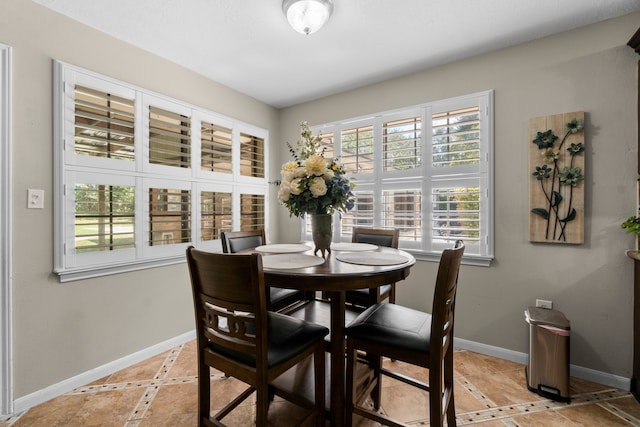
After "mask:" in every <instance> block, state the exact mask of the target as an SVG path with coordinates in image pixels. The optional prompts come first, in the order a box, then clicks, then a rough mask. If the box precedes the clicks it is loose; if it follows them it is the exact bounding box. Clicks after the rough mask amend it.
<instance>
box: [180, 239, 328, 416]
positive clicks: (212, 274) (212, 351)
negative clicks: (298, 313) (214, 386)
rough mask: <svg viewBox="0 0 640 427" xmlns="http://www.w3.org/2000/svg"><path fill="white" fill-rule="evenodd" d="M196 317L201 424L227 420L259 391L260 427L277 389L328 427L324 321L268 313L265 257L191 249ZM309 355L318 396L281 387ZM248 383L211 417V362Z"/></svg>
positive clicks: (189, 255)
mask: <svg viewBox="0 0 640 427" xmlns="http://www.w3.org/2000/svg"><path fill="white" fill-rule="evenodd" d="M187 263H188V266H189V273H190V276H191V285H192V286H191V287H192V291H193V303H194V311H195V320H196V338H197V359H198V427H205V426H206V427H212V426H224V424H222V422H221V420H222V419H223V418H224V417H225V416H226V415H228V414H229V413H230V412H231V411H232V410H233V409H234V408H235V407H237V406H238V405H239V404H240V403H242V402H243V401H244V400H245V399H246V398H247V397H249V396H250V395H251V394H252V393H253V392H254V391H255V392H256V425H257V426H260V427H263V426H264V427H266V426H267V414H268V408H269V402H270V400H271V399H270V397H271V392H272V391H273V393H275V394H276V395H279V396H281V397H283V398H285V399H287V400H290V401H291V402H293V403H295V404H297V405H300V406H302V407H304V408H305V409H308V413H307V414H306V417H305V418H304V420H302V421H301V422H300V423H299V424H297V425H302V424H305V423H307V422H309V421H310V420H311V419H312V418H313V417H315V419H316V423H315V425H316V426H318V427H321V426H324V413H325V386H324V383H325V356H324V337H325V336H326V335H327V334H328V333H329V330H328V329H327V328H325V327H323V326H319V325H316V324H313V323H309V322H305V321H302V320H298V319H294V318H292V317H289V316H286V315H284V314H281V313H275V312H271V311H267V305H266V292H265V287H264V274H263V270H262V256H261V255H260V254H258V253H253V254H246V255H244V254H240V255H229V254H220V253H211V252H204V251H199V250H197V249H195V248H194V247H193V246H191V247H189V248H188V249H187ZM309 356H313V358H314V372H315V375H314V394H315V396H314V398H315V402H309V401H308V400H307V399H305V398H303V397H301V396H299V395H295V394H293V393H291V392H290V391H288V392H287V391H285V390H281V389H279V388H278V387H276V386H275V385H274V384H273V381H274V380H275V379H276V378H277V377H279V376H280V375H282V374H283V373H284V372H286V371H287V370H289V369H290V368H291V367H293V366H295V365H297V364H298V363H300V362H302V361H303V360H305V359H307V358H308V357H309ZM211 367H212V368H216V369H218V370H220V371H222V372H225V374H226V375H227V376H231V377H234V378H237V379H238V380H240V381H242V382H244V383H246V384H248V385H249V387H248V388H247V389H246V390H245V391H244V392H243V393H241V394H240V395H238V396H237V397H236V398H235V399H233V400H232V401H231V402H230V403H229V404H227V405H226V406H225V407H224V408H222V409H221V410H220V411H219V412H217V413H216V414H215V416H211V380H210V368H211Z"/></svg>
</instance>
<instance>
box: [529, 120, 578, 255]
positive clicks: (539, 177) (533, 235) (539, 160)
mask: <svg viewBox="0 0 640 427" xmlns="http://www.w3.org/2000/svg"><path fill="white" fill-rule="evenodd" d="M584 158H585V141H584V112H575V113H565V114H556V115H553V116H545V117H537V118H534V119H531V120H530V121H529V168H530V175H529V176H530V178H529V208H530V213H529V241H531V242H549V243H568V244H582V243H584V179H585V169H584V166H585V161H584Z"/></svg>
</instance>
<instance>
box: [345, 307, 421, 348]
mask: <svg viewBox="0 0 640 427" xmlns="http://www.w3.org/2000/svg"><path fill="white" fill-rule="evenodd" d="M345 333H346V335H347V336H348V337H349V336H351V337H354V338H358V339H362V340H365V341H368V342H373V343H378V344H383V345H385V346H387V347H396V348H397V349H404V350H409V351H413V352H422V353H425V354H428V353H429V343H430V339H431V314H429V313H424V312H422V311H418V310H413V309H411V308H408V307H403V306H399V305H397V304H375V305H372V306H371V307H369V308H367V309H366V310H365V311H363V312H362V313H360V315H358V317H356V318H355V320H354V321H353V322H351V323H350V324H349V326H347V328H346V329H345Z"/></svg>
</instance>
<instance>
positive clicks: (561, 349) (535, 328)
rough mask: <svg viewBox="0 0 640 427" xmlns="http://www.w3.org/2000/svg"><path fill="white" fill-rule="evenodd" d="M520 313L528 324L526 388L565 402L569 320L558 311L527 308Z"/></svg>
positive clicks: (567, 393) (567, 397)
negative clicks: (522, 313)
mask: <svg viewBox="0 0 640 427" xmlns="http://www.w3.org/2000/svg"><path fill="white" fill-rule="evenodd" d="M524 315H525V319H526V321H527V323H528V324H529V361H528V363H527V366H526V368H525V372H526V376H527V388H528V389H529V390H530V391H532V392H534V393H537V394H539V395H540V396H544V397H547V398H549V399H553V400H556V401H559V402H567V403H569V402H570V401H571V396H570V394H569V336H570V334H571V323H570V322H569V320H567V318H566V317H565V316H564V314H563V313H562V312H560V311H558V310H549V309H546V308H539V307H529V308H527V309H526V310H525V312H524Z"/></svg>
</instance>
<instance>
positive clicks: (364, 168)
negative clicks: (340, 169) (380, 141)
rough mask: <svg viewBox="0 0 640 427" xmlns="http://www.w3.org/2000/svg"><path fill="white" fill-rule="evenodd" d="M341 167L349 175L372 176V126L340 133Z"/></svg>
mask: <svg viewBox="0 0 640 427" xmlns="http://www.w3.org/2000/svg"><path fill="white" fill-rule="evenodd" d="M341 138H342V141H341V146H342V153H341V154H342V159H341V162H342V165H343V166H344V169H345V171H346V172H347V173H349V174H361V173H362V174H372V173H373V171H374V163H373V142H374V140H373V126H362V127H357V128H352V129H347V130H344V131H342V132H341Z"/></svg>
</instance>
